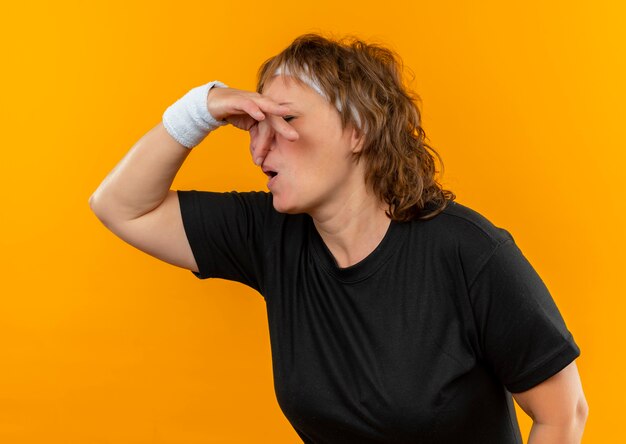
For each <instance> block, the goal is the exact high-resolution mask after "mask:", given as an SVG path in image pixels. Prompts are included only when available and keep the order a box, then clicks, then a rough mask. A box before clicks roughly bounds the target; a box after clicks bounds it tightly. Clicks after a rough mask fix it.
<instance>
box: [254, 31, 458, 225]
mask: <svg viewBox="0 0 626 444" xmlns="http://www.w3.org/2000/svg"><path fill="white" fill-rule="evenodd" d="M279 69H280V70H282V72H289V74H290V75H292V76H293V77H294V78H295V80H296V81H297V82H300V83H303V82H305V83H309V84H310V83H311V82H310V81H311V80H312V81H313V82H314V84H315V86H316V88H319V89H321V91H322V92H323V94H324V95H325V96H326V98H327V99H328V100H329V101H330V102H331V103H333V104H335V106H336V107H337V110H338V111H339V114H340V116H341V123H342V127H343V128H344V129H345V128H346V127H347V125H348V124H351V125H353V126H354V127H356V128H359V129H360V130H361V131H362V135H363V137H364V141H363V147H362V149H361V150H360V151H359V152H357V153H355V154H354V156H355V160H356V161H357V162H359V161H361V160H363V161H364V162H365V171H366V172H365V182H366V184H368V185H369V186H371V187H372V189H373V191H374V193H375V194H376V196H377V197H378V198H379V199H380V200H381V201H382V202H385V203H386V204H388V206H389V210H388V211H387V216H389V217H390V218H391V219H393V220H395V221H400V222H404V221H409V220H413V219H420V220H426V219H431V218H433V217H435V216H436V215H437V214H439V213H440V212H441V211H443V210H444V208H445V207H446V205H448V203H449V202H451V201H453V200H454V199H455V198H456V195H455V194H454V193H453V192H452V191H449V190H445V189H443V188H442V187H441V185H440V184H439V182H437V179H436V178H435V174H436V173H437V170H436V166H435V158H434V156H436V157H437V158H438V159H439V163H440V164H441V167H442V171H443V160H442V159H441V156H439V154H438V153H437V152H436V151H435V150H434V149H433V148H431V147H430V146H429V145H428V144H427V143H426V134H425V132H424V130H423V128H422V126H421V114H420V110H419V108H418V105H417V103H418V102H419V101H420V98H419V96H418V95H417V94H416V93H414V92H412V91H410V90H409V89H408V88H406V87H405V86H404V85H403V82H402V77H401V76H402V69H403V63H402V60H401V58H400V57H399V56H398V55H397V54H396V53H395V52H393V51H392V50H390V49H388V48H385V47H383V46H381V45H378V44H373V43H366V42H364V41H362V40H360V39H358V38H356V37H344V38H342V39H338V40H333V39H329V38H326V37H323V36H321V35H319V34H304V35H301V36H299V37H297V38H296V39H295V40H294V41H293V42H292V43H291V44H290V45H289V46H288V47H287V48H285V49H284V50H283V51H282V52H280V53H279V54H277V55H276V56H274V57H271V58H269V59H268V60H266V61H265V62H264V63H263V64H262V65H261V67H260V68H259V71H258V75H257V87H256V91H257V92H258V93H261V92H262V91H263V87H264V86H265V85H266V84H267V83H268V81H269V80H270V79H271V78H272V77H273V76H274V74H275V73H276V71H277V70H279ZM302 79H309V81H308V82H306V81H305V80H302ZM355 114H356V115H355ZM431 152H432V154H431ZM433 154H434V156H433Z"/></svg>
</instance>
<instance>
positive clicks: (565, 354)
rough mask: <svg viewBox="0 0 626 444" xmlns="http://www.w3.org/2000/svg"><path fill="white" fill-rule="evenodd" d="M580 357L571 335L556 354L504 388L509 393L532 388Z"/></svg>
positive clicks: (578, 349)
mask: <svg viewBox="0 0 626 444" xmlns="http://www.w3.org/2000/svg"><path fill="white" fill-rule="evenodd" d="M579 356H580V348H579V347H578V346H577V345H576V343H575V342H574V340H573V338H572V336H571V334H570V337H569V338H568V341H567V342H566V343H565V344H564V345H563V347H561V348H560V349H559V350H558V351H557V353H556V354H555V355H554V356H552V357H551V358H548V359H547V360H544V361H542V362H541V363H540V364H539V365H537V366H535V367H533V368H532V369H531V370H530V371H527V372H525V373H524V375H523V376H522V377H521V378H518V379H516V380H515V381H513V382H511V383H508V384H506V388H507V390H508V391H509V392H511V393H519V392H523V391H526V390H528V389H531V388H533V387H534V386H536V385H538V384H539V383H541V382H543V381H545V380H546V379H548V378H549V377H551V376H554V375H555V374H556V373H558V372H560V371H561V370H563V369H564V368H565V367H566V366H567V365H568V364H570V363H571V362H572V361H573V360H574V359H576V358H578V357H579Z"/></svg>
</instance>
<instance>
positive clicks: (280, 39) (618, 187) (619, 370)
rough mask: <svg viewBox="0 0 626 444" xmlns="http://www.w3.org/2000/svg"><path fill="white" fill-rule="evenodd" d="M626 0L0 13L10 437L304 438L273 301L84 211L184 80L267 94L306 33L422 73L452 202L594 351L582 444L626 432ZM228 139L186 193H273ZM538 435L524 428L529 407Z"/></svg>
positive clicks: (195, 157) (226, 132)
mask: <svg viewBox="0 0 626 444" xmlns="http://www.w3.org/2000/svg"><path fill="white" fill-rule="evenodd" d="M622 4H623V3H622V2H617V1H613V2H606V1H598V2H593V3H592V2H587V1H586V2H582V1H578V0H575V1H551V2H545V1H542V0H529V1H525V2H519V3H517V2H516V4H514V5H511V4H509V3H507V2H504V3H503V2H500V1H486V0H483V1H449V0H448V1H429V2H426V1H407V2H391V3H386V4H384V3H383V4H381V3H380V2H379V1H376V2H374V1H359V2H354V3H352V4H350V3H343V2H337V1H329V0H316V1H315V2H306V3H302V2H274V3H272V2H252V1H249V0H240V1H237V2H219V3H215V2H206V1H204V2H200V1H178V2H165V1H132V2H130V1H119V0H114V1H112V0H106V1H104V0H92V1H90V2H85V1H80V2H79V1H75V0H74V1H68V0H61V1H55V2H53V1H38V2H37V1H36V2H32V3H25V4H22V5H18V3H17V2H15V3H14V4H12V5H8V4H7V5H3V13H2V16H1V17H0V25H1V26H0V39H1V40H0V41H2V65H3V66H2V70H1V71H0V76H1V77H2V82H1V83H0V85H1V86H0V88H2V91H1V93H2V94H1V97H2V99H1V100H2V106H1V107H0V125H1V126H2V137H3V144H2V145H3V149H2V160H1V161H0V172H1V174H0V180H1V181H2V183H1V185H2V186H0V190H1V191H0V193H2V195H1V196H0V198H1V203H2V208H3V209H2V217H0V226H1V228H2V233H3V235H2V236H1V237H0V248H1V251H2V252H3V254H2V255H0V261H1V262H0V270H1V271H0V272H1V273H2V279H1V285H2V286H1V287H0V288H1V290H0V293H1V296H0V442H2V443H14V444H23V443H42V442H46V443H48V444H54V443H64V444H67V443H77V444H78V443H80V444H84V443H116V444H117V443H119V444H126V443H177V444H181V443H185V444H187V443H249V442H268V443H296V442H299V440H298V438H297V436H296V434H295V432H293V431H292V429H291V427H290V425H289V424H288V422H287V421H286V419H285V418H284V417H283V415H282V413H281V411H280V409H279V407H278V405H277V403H276V399H275V395H274V391H273V385H272V374H271V359H270V349H269V337H268V333H267V324H266V318H265V311H264V304H263V302H262V298H261V296H260V295H258V294H257V293H255V292H253V291H252V290H249V289H248V288H247V287H244V286H242V285H240V284H236V283H232V282H226V281H219V280H215V281H210V280H204V281H201V280H198V279H196V278H195V277H194V276H193V275H192V274H191V272H189V271H186V270H183V269H181V268H177V267H174V266H171V265H168V264H166V263H164V262H160V261H158V260H156V259H154V258H152V257H150V256H148V255H146V254H144V253H142V252H140V251H139V250H136V249H134V248H133V247H131V246H129V245H128V244H125V243H124V242H123V241H121V240H119V239H118V238H116V237H115V236H114V235H113V234H112V233H110V232H109V231H107V229H106V228H105V227H104V226H103V225H102V224H101V223H100V222H99V221H98V220H97V219H96V218H95V216H94V215H93V214H92V213H91V211H90V209H89V206H88V203H87V200H88V198H89V196H90V195H91V193H92V192H93V191H94V190H95V189H96V187H97V186H98V184H99V183H100V182H101V181H102V179H103V178H104V177H105V176H106V174H107V173H108V172H109V171H110V170H111V169H112V168H113V166H114V165H115V164H116V163H117V162H118V161H119V160H120V159H121V158H122V157H123V155H124V154H125V153H126V152H127V151H128V149H129V148H130V147H131V146H132V145H133V144H134V143H135V142H136V141H137V140H138V139H139V138H140V137H141V136H142V135H143V134H144V133H145V132H146V131H148V130H149V129H150V128H152V127H153V126H154V125H156V124H157V123H158V122H159V120H160V119H161V116H162V113H163V111H164V110H165V108H166V107H167V106H169V105H170V104H171V103H173V102H174V101H175V100H176V99H178V98H179V97H180V96H182V95H183V94H184V93H185V92H187V91H188V90H189V89H190V88H192V87H194V86H198V85H200V84H203V83H206V82H208V81H210V80H214V79H219V80H222V81H224V82H225V83H227V84H229V85H231V86H233V87H238V88H243V89H253V88H254V75H255V73H256V69H257V67H258V66H259V64H260V63H261V62H262V61H263V60H265V59H266V58H267V57H269V56H271V55H273V54H275V53H277V52H278V51H280V50H281V49H282V48H283V47H284V46H286V45H287V44H288V43H290V42H291V40H292V39H293V38H294V37H295V36H297V35H299V34H302V33H304V32H309V31H321V32H329V31H330V32H334V33H336V34H343V33H355V34H358V35H360V36H361V37H364V38H366V39H377V40H378V41H380V42H382V43H384V44H387V45H389V46H391V47H392V48H394V49H395V50H397V51H398V52H399V53H400V54H401V55H402V56H403V58H404V60H405V63H406V64H407V65H408V66H409V67H410V68H412V70H413V71H414V72H415V75H416V79H415V81H414V83H413V87H414V88H415V90H416V91H417V92H418V93H419V94H420V95H421V97H422V100H423V107H422V109H423V116H424V127H425V130H426V133H427V135H428V136H429V138H430V141H431V144H432V145H433V146H434V147H435V148H436V149H437V150H438V151H439V153H440V154H441V155H442V156H443V159H444V165H445V174H444V176H443V183H444V185H446V186H447V187H448V188H451V189H452V190H454V191H455V192H456V193H457V196H458V201H459V202H461V203H464V204H466V205H468V206H470V207H473V208H475V209H476V210H478V211H480V212H481V213H483V214H484V215H485V216H487V217H488V218H489V219H491V220H492V221H493V222H494V223H496V224H497V225H499V226H502V227H505V228H507V229H508V230H509V231H510V232H511V233H512V234H513V236H514V237H515V239H516V241H517V243H518V245H519V246H520V248H521V249H522V250H523V251H524V253H525V254H526V256H527V257H528V258H529V260H530V261H531V262H532V263H533V265H534V266H535V268H536V269H537V271H538V272H539V273H540V275H541V276H542V278H543V279H544V281H545V282H546V284H547V285H548V287H549V289H550V290H551V292H552V294H553V297H554V299H555V301H556V302H557V305H558V306H559V308H560V310H561V312H562V314H563V316H564V318H565V320H566V322H567V325H568V327H569V329H570V330H571V331H572V332H573V334H574V337H575V339H576V341H577V343H578V344H579V346H580V348H581V350H582V355H581V357H580V358H579V359H578V361H577V363H578V368H579V371H580V374H581V376H582V380H583V386H584V389H585V393H586V396H587V400H588V402H589V405H590V416H589V420H588V422H587V428H586V431H585V436H584V439H583V442H584V443H587V444H592V443H598V444H599V443H607V442H615V439H616V438H611V437H612V436H620V435H621V434H622V432H621V430H622V426H623V418H622V416H623V413H624V409H623V388H622V386H623V384H622V382H623V371H624V370H623V369H624V361H625V358H624V353H623V352H622V349H623V347H622V346H623V343H624V339H626V335H625V334H624V330H623V326H624V324H625V321H624V319H625V317H626V310H625V306H626V303H625V302H624V300H625V296H626V291H625V289H624V284H623V279H624V273H625V271H626V270H625V269H624V257H623V254H624V253H623V252H624V251H625V250H626V230H625V228H624V227H626V204H625V198H624V192H625V191H626V187H625V186H624V180H623V179H622V177H623V176H622V173H623V170H624V167H625V166H626V162H625V159H626V155H625V154H624V153H625V151H626V150H625V147H626V136H625V133H624V131H623V128H624V122H625V121H626V119H625V118H626V105H625V103H626V87H625V86H624V79H626V66H625V61H626V57H625V55H624V48H625V43H626V29H625V28H624V26H623V23H624V19H625V16H626V14H625V12H626V9H625V7H624V6H621V5H622ZM247 147H248V137H247V134H246V133H245V132H241V131H239V130H237V129H235V128H234V127H226V128H222V129H220V130H219V131H218V132H216V133H214V134H212V135H211V136H210V138H209V139H207V140H206V141H205V142H203V143H202V144H201V145H200V146H199V147H197V148H196V149H194V152H193V153H192V154H191V156H190V157H189V158H188V159H187V162H186V163H185V165H184V166H183V168H182V170H181V171H180V173H179V175H178V176H177V178H176V180H175V182H174V185H173V188H175V189H206V190H217V191H227V190H231V189H238V190H251V189H265V188H264V186H265V185H264V184H265V177H264V176H263V174H262V173H261V172H260V171H258V169H257V168H255V167H254V166H253V164H252V162H251V161H250V159H249V157H248V156H249V154H248V148H247ZM518 414H519V416H520V421H521V424H522V428H523V433H524V436H527V433H528V430H529V428H530V421H529V419H528V417H526V416H525V414H524V413H523V412H522V411H521V410H519V408H518Z"/></svg>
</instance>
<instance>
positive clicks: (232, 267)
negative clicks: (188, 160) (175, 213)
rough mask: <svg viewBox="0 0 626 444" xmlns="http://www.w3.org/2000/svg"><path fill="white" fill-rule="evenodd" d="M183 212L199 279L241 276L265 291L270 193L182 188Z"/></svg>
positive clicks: (231, 278)
mask: <svg viewBox="0 0 626 444" xmlns="http://www.w3.org/2000/svg"><path fill="white" fill-rule="evenodd" d="M177 193H178V200H179V204H180V212H181V216H182V220H183V226H184V228H185V233H186V235H187V239H188V241H189V245H190V247H191V250H192V252H193V255H194V257H195V259H196V263H197V265H198V272H194V271H192V273H193V274H194V275H195V276H196V277H197V278H198V279H206V278H222V279H228V280H232V281H237V282H241V283H243V284H245V285H248V286H249V287H252V288H254V289H255V290H257V291H259V292H260V293H261V294H263V292H262V288H263V279H262V275H263V273H262V264H263V260H262V256H263V250H264V245H263V230H264V228H265V220H266V216H267V212H268V211H270V209H271V208H273V207H272V203H271V199H270V195H269V193H264V192H257V191H252V192H242V193H239V192H236V191H231V192H228V193H218V192H209V191H196V190H189V191H181V190H178V191H177Z"/></svg>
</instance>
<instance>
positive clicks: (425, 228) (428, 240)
mask: <svg viewBox="0 0 626 444" xmlns="http://www.w3.org/2000/svg"><path fill="white" fill-rule="evenodd" d="M413 223H414V228H416V229H417V230H418V232H422V233H423V237H422V239H421V242H422V245H425V246H426V248H428V249H429V250H431V251H433V252H436V255H437V256H439V257H441V258H445V261H446V262H458V263H460V266H461V268H462V269H463V273H464V274H465V276H466V279H467V281H468V282H470V281H471V280H472V279H473V277H474V276H475V275H476V274H477V273H478V271H479V270H480V269H481V268H482V266H483V265H484V264H485V263H486V262H487V260H488V259H489V258H490V257H491V255H492V254H493V253H494V252H495V251H496V250H497V249H498V247H499V246H500V245H502V244H504V243H506V242H514V239H513V236H512V235H511V233H510V232H509V231H508V230H507V229H505V228H503V227H500V226H498V225H496V224H495V223H494V222H493V221H492V220H491V219H490V218H489V216H488V215H485V214H483V213H481V212H479V211H477V210H475V209H473V208H470V207H469V206H467V205H464V204H461V203H459V202H456V201H451V202H450V203H448V205H447V207H446V208H445V209H444V210H443V211H442V212H441V213H439V214H438V215H437V216H435V217H434V218H432V219H430V220H426V221H419V220H418V221H414V222H413Z"/></svg>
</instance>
